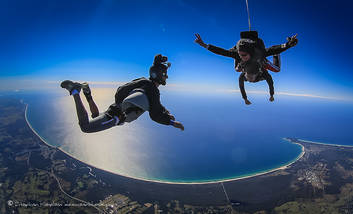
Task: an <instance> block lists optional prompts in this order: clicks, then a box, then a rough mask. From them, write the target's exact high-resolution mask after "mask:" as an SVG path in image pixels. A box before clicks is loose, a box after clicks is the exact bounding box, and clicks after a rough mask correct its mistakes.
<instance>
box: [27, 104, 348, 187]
mask: <svg viewBox="0 0 353 214" xmlns="http://www.w3.org/2000/svg"><path fill="white" fill-rule="evenodd" d="M27 111H28V104H26V108H25V120H26V123H27V125H28V127H29V128H30V129H31V130H32V132H33V133H34V134H35V135H36V136H38V137H39V139H40V140H41V141H42V142H43V143H44V144H45V145H46V146H49V147H50V148H53V149H57V150H60V151H61V152H63V153H65V154H66V155H68V156H69V157H72V158H74V159H75V160H78V161H80V162H82V163H84V164H86V165H88V166H90V167H92V168H96V169H99V170H102V171H105V172H108V173H112V174H114V175H119V176H123V177H126V178H129V179H135V180H140V181H145V182H153V183H161V184H182V185H195V184H197V185H202V184H217V183H224V182H231V181H237V180H242V179H247V178H252V177H256V176H260V175H265V174H268V173H271V172H275V171H278V170H284V169H286V168H288V167H289V166H290V165H292V164H293V163H295V162H297V161H298V160H299V159H300V158H302V157H303V156H304V154H305V151H304V146H303V145H301V144H300V143H295V142H292V141H290V140H289V139H288V138H282V139H283V140H286V141H288V142H290V143H293V144H298V145H300V146H301V147H302V151H301V153H300V154H299V155H298V157H297V158H295V159H294V160H293V161H290V162H289V163H287V164H285V165H283V166H280V167H277V168H273V169H269V170H265V171H260V172H256V173H253V174H250V175H244V176H240V177H234V178H229V179H220V180H214V181H212V180H211V181H204V182H175V181H164V180H153V179H146V178H139V177H133V176H128V175H124V174H119V173H116V172H112V171H109V170H106V169H102V168H100V167H97V166H93V165H92V164H89V163H86V162H84V161H82V160H80V159H79V158H77V157H75V156H74V155H72V154H70V153H68V152H67V151H64V150H63V149H61V148H60V147H57V146H53V145H51V144H49V143H48V142H46V141H45V140H44V139H43V138H42V137H41V136H40V135H39V134H38V133H37V131H35V129H34V128H33V127H32V125H31V123H30V122H29V120H28V116H27ZM298 140H300V139H298ZM302 141H303V142H306V141H304V140H302ZM318 144H320V143H318ZM321 144H323V143H321ZM324 145H328V144H324ZM339 146H341V145H339ZM351 147H353V146H351Z"/></svg>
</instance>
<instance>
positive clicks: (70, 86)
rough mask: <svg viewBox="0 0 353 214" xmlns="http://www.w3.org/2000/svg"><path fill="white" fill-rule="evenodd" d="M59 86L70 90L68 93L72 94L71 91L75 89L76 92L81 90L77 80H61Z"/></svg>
mask: <svg viewBox="0 0 353 214" xmlns="http://www.w3.org/2000/svg"><path fill="white" fill-rule="evenodd" d="M60 86H61V88H65V89H66V90H68V91H69V92H70V95H72V92H73V91H74V90H76V91H77V92H78V93H80V91H81V84H80V83H78V82H72V81H71V80H65V81H62V82H61V84H60Z"/></svg>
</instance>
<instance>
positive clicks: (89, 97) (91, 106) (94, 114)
mask: <svg viewBox="0 0 353 214" xmlns="http://www.w3.org/2000/svg"><path fill="white" fill-rule="evenodd" d="M82 91H83V94H84V95H85V97H86V100H87V102H88V105H89V109H90V110H91V114H92V115H91V116H92V118H96V117H98V115H99V110H98V107H97V105H96V103H95V102H94V100H93V97H92V93H91V89H90V88H89V85H88V83H87V82H84V83H82Z"/></svg>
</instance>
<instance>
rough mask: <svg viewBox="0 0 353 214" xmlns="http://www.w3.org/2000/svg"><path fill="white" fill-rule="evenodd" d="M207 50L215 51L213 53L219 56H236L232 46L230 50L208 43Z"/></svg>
mask: <svg viewBox="0 0 353 214" xmlns="http://www.w3.org/2000/svg"><path fill="white" fill-rule="evenodd" d="M208 50H209V51H211V52H213V53H215V54H218V55H221V56H227V57H232V58H234V59H235V58H236V52H235V51H233V50H234V48H232V49H230V50H226V49H223V48H220V47H217V46H214V45H208Z"/></svg>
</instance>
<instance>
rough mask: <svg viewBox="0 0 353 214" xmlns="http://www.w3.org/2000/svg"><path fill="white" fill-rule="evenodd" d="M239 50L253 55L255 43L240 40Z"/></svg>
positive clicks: (248, 40) (249, 40) (238, 43)
mask: <svg viewBox="0 0 353 214" xmlns="http://www.w3.org/2000/svg"><path fill="white" fill-rule="evenodd" d="M237 50H238V51H243V52H246V53H249V54H250V55H253V54H254V51H255V42H254V41H253V40H251V39H240V40H239V41H238V42H237Z"/></svg>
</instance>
